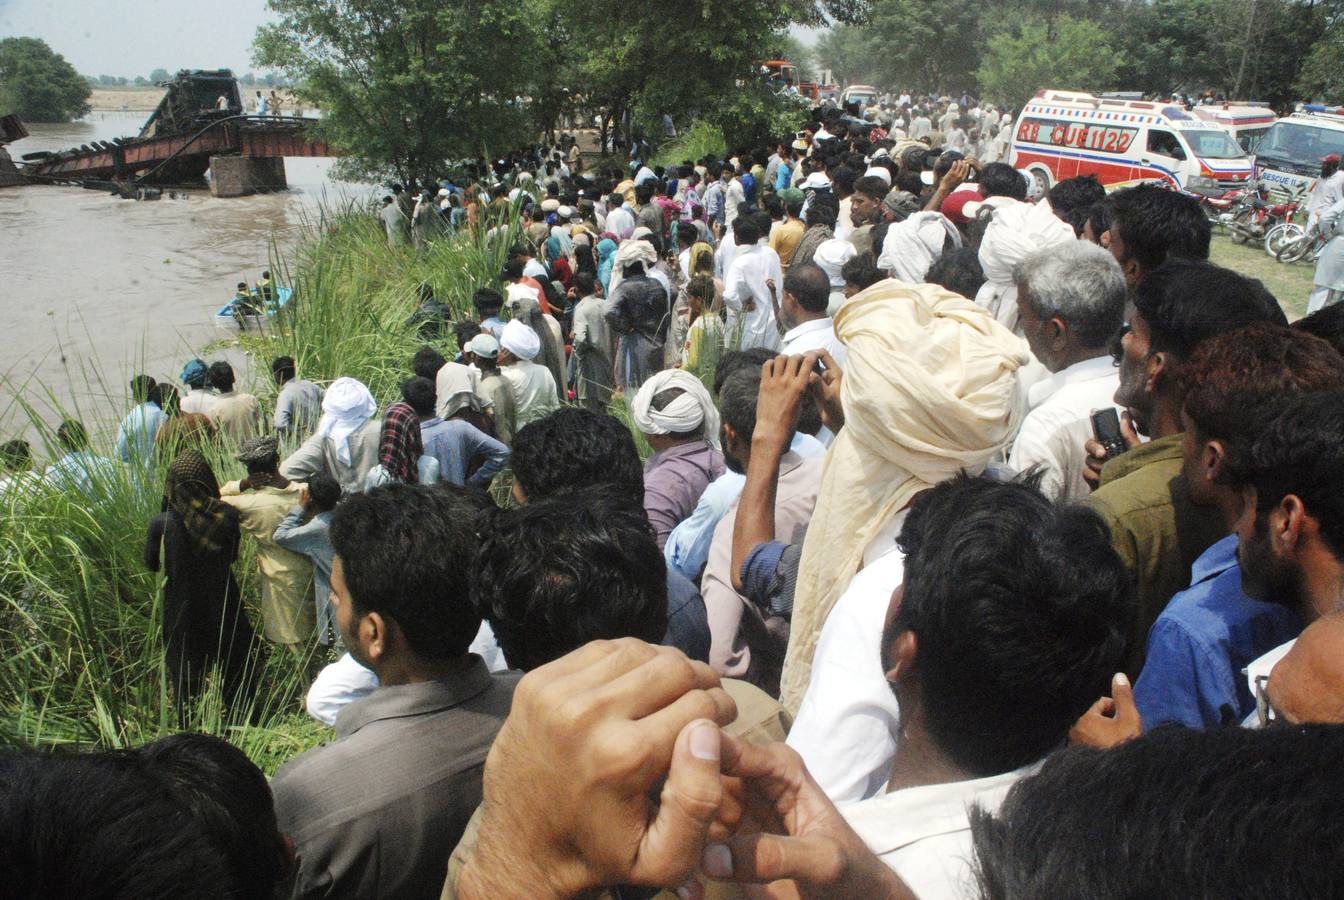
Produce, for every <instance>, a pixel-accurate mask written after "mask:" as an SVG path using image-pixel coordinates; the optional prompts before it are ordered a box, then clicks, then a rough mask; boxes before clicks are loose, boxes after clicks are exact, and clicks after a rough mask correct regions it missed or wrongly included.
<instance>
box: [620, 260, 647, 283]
mask: <svg viewBox="0 0 1344 900" xmlns="http://www.w3.org/2000/svg"><path fill="white" fill-rule="evenodd" d="M643 274H644V263H642V262H640V261H639V260H631V261H630V262H627V263H626V264H625V265H623V266H621V277H622V278H638V277H640V276H641V275H643ZM618 287H619V285H618Z"/></svg>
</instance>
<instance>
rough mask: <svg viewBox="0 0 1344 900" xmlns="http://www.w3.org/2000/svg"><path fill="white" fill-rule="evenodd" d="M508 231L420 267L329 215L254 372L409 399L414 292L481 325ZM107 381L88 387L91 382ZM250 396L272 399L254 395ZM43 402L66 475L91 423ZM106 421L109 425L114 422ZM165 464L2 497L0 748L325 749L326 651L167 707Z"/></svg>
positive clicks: (313, 232)
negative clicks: (69, 451) (314, 702)
mask: <svg viewBox="0 0 1344 900" xmlns="http://www.w3.org/2000/svg"><path fill="white" fill-rule="evenodd" d="M514 212H515V213H516V210H515V211H514ZM509 221H510V222H512V223H515V224H512V225H510V226H509V227H508V228H507V229H504V230H503V231H501V232H497V233H496V234H495V235H493V236H492V237H487V236H486V235H485V233H484V229H482V230H481V232H480V233H476V234H472V233H460V234H448V235H444V236H443V237H442V238H441V239H440V240H437V241H435V242H433V244H432V245H431V246H430V247H429V248H428V249H426V250H424V251H422V252H419V253H417V252H416V251H415V250H414V249H412V248H411V247H410V246H401V247H389V246H388V244H387V241H386V238H385V236H384V232H383V230H382V227H381V224H380V223H379V221H378V220H377V218H376V217H375V216H374V212H373V210H371V209H367V208H363V207H360V206H357V205H348V206H345V207H342V208H340V209H336V210H327V211H323V212H322V213H321V214H320V215H319V216H318V217H316V218H314V219H312V220H311V221H310V222H308V223H307V224H306V225H305V231H304V234H303V236H302V238H301V240H300V241H299V242H298V244H297V246H296V247H295V248H294V249H293V250H291V251H288V252H280V251H278V250H277V249H276V248H275V247H272V249H271V271H272V272H273V273H274V274H275V276H276V280H277V281H278V282H279V283H280V284H284V285H288V286H290V287H292V288H293V290H294V294H293V298H292V299H291V301H290V303H289V304H288V305H287V306H286V308H285V309H284V310H283V311H282V312H281V313H280V314H279V315H277V316H276V317H275V319H274V320H273V321H272V322H271V323H270V326H269V327H268V328H267V329H266V330H265V331H264V332H263V333H261V334H257V333H255V332H247V333H243V334H242V335H240V342H241V344H242V346H243V347H244V348H245V349H246V350H247V351H248V352H249V353H250V354H251V355H252V356H253V357H254V358H255V360H256V362H257V366H256V369H257V370H258V371H259V372H262V373H265V372H268V371H269V366H268V363H269V360H270V359H271V358H273V357H274V356H278V355H289V356H293V357H294V359H295V361H296V363H297V366H298V369H299V371H300V372H301V373H302V374H303V375H304V376H305V377H307V378H311V379H313V380H315V381H318V382H330V381H331V380H333V379H335V378H338V377H341V376H350V377H354V378H358V379H359V380H360V381H363V382H364V383H365V384H367V385H368V386H369V388H370V390H371V391H372V392H373V394H374V396H375V397H376V398H377V400H378V402H379V405H380V406H386V405H387V404H388V403H390V402H392V401H393V400H395V399H398V398H399V395H400V391H399V385H400V383H401V382H402V381H403V380H404V379H405V378H406V377H407V376H408V375H409V373H410V369H409V363H410V359H411V356H412V355H413V354H414V353H415V351H416V349H417V348H418V347H419V346H420V345H421V344H422V343H423V342H422V340H421V339H420V338H419V337H418V336H417V335H416V331H415V328H414V327H413V326H411V325H409V324H408V319H409V318H410V317H411V315H412V313H413V312H414V310H415V308H416V304H417V288H418V286H419V285H420V284H421V283H422V282H428V283H429V284H431V285H432V286H433V287H434V292H435V294H436V296H437V297H438V299H439V300H440V301H441V302H443V303H445V304H446V305H448V306H449V307H451V308H452V310H453V311H454V318H455V319H460V318H470V317H474V310H473V309H472V306H471V295H472V293H473V292H474V291H475V290H476V289H477V288H478V287H481V286H486V285H497V284H498V280H499V279H498V276H499V272H500V269H501V268H502V267H503V263H504V260H505V257H506V255H507V251H508V247H509V246H510V245H511V244H513V243H515V242H517V241H518V240H519V238H520V234H519V231H518V227H517V225H516V222H517V216H516V214H515V215H513V216H510V217H509ZM435 343H437V344H438V345H439V346H440V349H441V351H442V352H443V353H444V355H445V356H448V357H449V358H451V357H452V356H453V354H454V353H455V352H456V351H457V347H456V342H455V340H454V339H453V338H452V336H451V332H448V333H447V334H446V336H445V337H444V338H442V339H441V340H439V341H436V342H435ZM703 356H704V360H703V362H702V365H701V367H700V369H699V371H697V372H696V373H695V374H696V375H697V376H699V377H701V378H703V379H705V381H706V383H707V384H708V383H710V382H712V379H713V369H714V364H715V362H716V361H717V353H712V352H710V353H705V354H703ZM96 371H97V368H96V367H95V368H94V370H93V371H92V372H90V371H85V372H84V373H83V377H85V378H86V379H97V378H98V376H97V375H96V374H95V373H96ZM11 387H13V388H14V389H15V390H14V391H13V392H14V393H15V394H16V395H19V396H21V397H29V398H32V400H33V401H36V400H38V399H40V398H38V397H35V396H34V395H35V394H41V393H42V389H41V386H40V385H34V384H22V385H11ZM87 388H88V390H87V391H84V392H83V395H87V396H95V397H116V396H118V395H119V394H120V392H117V391H112V390H109V388H108V386H107V385H105V384H93V383H91V384H89V385H87ZM253 389H254V390H255V391H257V393H259V394H264V393H265V392H264V391H263V390H261V387H260V386H259V385H256V386H253ZM44 399H45V402H44V403H43V409H42V410H39V409H38V408H37V406H36V405H34V404H33V403H30V402H28V401H27V400H21V401H20V409H19V410H18V418H20V419H22V420H23V422H22V424H24V425H25V426H26V427H27V428H28V429H29V432H30V433H35V434H37V435H38V441H39V442H40V443H41V444H45V445H46V451H47V452H46V454H45V455H46V456H48V457H49V458H52V459H56V458H59V456H60V455H61V452H60V450H59V449H58V448H57V445H56V439H55V430H54V426H53V425H51V424H48V423H49V422H51V421H59V419H60V418H64V417H66V416H69V417H73V418H81V413H82V412H89V411H86V410H80V409H77V408H76V409H69V410H67V409H62V408H61V404H60V403H59V402H58V401H57V400H56V398H55V397H53V396H51V395H47V396H46V397H45V398H44ZM129 405H130V404H129V400H127V402H126V403H125V405H124V406H122V407H121V408H128V407H129ZM11 412H12V411H11ZM53 412H54V413H55V415H54V416H53V415H52V413H53ZM611 412H612V414H613V415H616V416H617V417H619V418H621V419H622V421H624V422H626V423H627V425H629V426H630V429H631V431H632V433H634V435H635V438H636V441H637V442H638V444H639V447H640V450H641V455H647V454H648V452H649V448H648V445H647V442H645V441H644V438H643V436H642V435H641V434H639V433H638V429H636V428H634V427H633V425H631V424H630V417H629V413H628V405H627V398H621V397H617V398H615V399H614V400H613V403H612V407H611ZM43 413H45V415H44V414H43ZM99 414H100V415H102V416H106V409H105V408H104V409H101V410H99ZM10 418H14V416H13V415H11V416H10ZM82 418H83V419H84V420H85V421H86V423H87V424H89V425H90V428H91V431H92V432H93V439H94V446H93V449H94V451H95V452H97V453H98V454H99V455H101V456H104V457H106V458H108V459H113V458H114V452H113V448H112V435H113V434H114V432H115V422H112V423H103V426H104V427H102V428H101V429H99V428H96V427H94V426H95V425H96V424H97V423H96V422H95V421H94V417H93V416H91V415H84V416H82ZM7 424H11V425H12V424H16V423H13V422H10V423H7ZM211 456H212V458H211V463H212V465H213V466H214V468H215V472H216V474H217V475H218V476H219V479H220V482H221V483H223V482H224V481H227V480H229V479H232V478H238V477H241V475H242V474H243V468H242V466H241V465H240V464H239V463H237V462H236V461H234V460H233V459H232V457H231V455H230V454H228V453H225V452H222V451H218V450H216V451H214V452H213V453H212V454H211ZM166 462H167V460H161V461H160V462H159V465H158V466H157V467H156V468H153V469H151V470H150V471H147V472H137V471H133V470H132V469H130V468H129V467H126V466H123V465H120V464H116V465H115V466H113V468H112V469H111V470H110V473H109V475H108V476H107V477H106V478H105V479H103V480H102V481H101V482H100V483H99V484H98V486H97V487H98V490H97V496H96V498H93V499H90V498H86V497H84V496H83V495H81V494H78V493H67V492H61V491H54V490H50V489H39V490H38V491H36V492H35V493H32V494H20V493H16V492H8V493H0V516H2V517H3V518H0V743H12V744H24V745H29V746H32V745H36V746H43V747H58V746H71V747H85V748H87V747H104V748H114V747H124V746H134V745H138V744H141V743H144V742H145V741H149V740H152V739H154V738H156V737H158V736H161V735H163V734H168V733H173V732H176V731H179V730H182V729H188V730H193V731H201V732H205V733H208V734H214V735H218V736H221V737H224V738H226V739H228V740H230V741H232V742H233V743H235V744H236V745H238V746H239V747H241V748H242V749H243V750H244V751H245V752H246V753H247V754H248V755H249V756H250V757H251V758H252V759H253V760H254V761H255V762H257V763H258V765H260V766H261V767H262V768H263V770H264V771H266V772H268V773H271V772H274V770H275V769H276V768H277V767H278V766H279V764H280V763H282V762H284V761H285V760H286V759H288V758H291V757H293V756H294V755H296V754H298V753H300V752H302V751H304V750H306V749H308V748H310V747H312V746H314V745H316V744H317V743H319V742H320V741H322V740H325V739H329V738H330V736H331V732H330V729H327V728H325V727H324V726H321V725H319V724H318V723H316V722H314V721H312V720H311V719H309V718H308V717H307V715H306V714H305V713H304V711H303V694H304V691H305V690H306V688H307V686H308V684H309V683H310V681H311V676H312V674H313V673H314V672H315V671H316V669H317V667H318V666H319V665H320V664H321V663H322V662H323V656H324V654H323V653H322V652H321V651H319V650H317V649H316V648H315V649H314V651H313V653H312V654H310V655H309V656H308V657H307V658H296V657H292V656H289V655H287V654H285V653H281V652H267V653H263V654H260V655H258V657H257V658H255V659H254V660H253V665H254V667H256V669H257V670H258V680H257V681H258V685H259V687H258V689H257V691H256V692H255V695H254V697H253V699H252V701H251V702H250V703H249V704H247V705H246V706H242V707H239V706H236V705H235V706H234V707H232V708H230V707H228V706H226V705H225V704H224V703H223V702H222V700H221V697H220V692H219V689H218V686H217V685H215V684H214V679H213V678H212V679H211V680H210V682H209V687H208V688H207V689H206V690H205V691H204V692H202V694H201V696H200V697H199V698H197V699H196V700H195V701H194V702H192V703H191V704H190V705H188V706H184V705H183V703H182V701H181V700H180V699H178V698H176V697H174V696H173V693H172V691H171V690H169V688H168V684H169V678H168V674H167V670H166V667H165V664H164V653H163V635H162V630H161V619H162V604H161V590H162V577H161V576H160V575H157V574H155V573H152V572H149V571H148V570H147V569H146V568H145V566H144V563H143V559H142V554H143V550H144V541H145V531H146V526H147V524H148V522H149V520H150V519H151V518H152V517H153V516H154V515H155V514H156V513H157V512H158V511H159V508H160V502H161V498H162V491H163V466H164V464H166ZM497 487H498V488H499V496H498V498H497V499H499V500H500V501H501V502H505V497H506V496H507V489H508V485H507V479H499V480H498V481H497ZM234 572H235V574H236V576H237V577H238V579H239V582H240V584H241V586H242V589H243V597H244V602H245V604H246V605H247V607H248V609H249V613H250V614H251V615H252V617H253V620H254V624H255V625H256V626H257V628H258V630H260V616H259V610H258V603H259V585H258V583H257V576H256V565H255V551H254V548H253V547H252V542H251V541H250V540H249V539H247V538H244V540H243V553H242V556H241V558H240V559H239V560H238V562H237V563H236V564H235V566H234Z"/></svg>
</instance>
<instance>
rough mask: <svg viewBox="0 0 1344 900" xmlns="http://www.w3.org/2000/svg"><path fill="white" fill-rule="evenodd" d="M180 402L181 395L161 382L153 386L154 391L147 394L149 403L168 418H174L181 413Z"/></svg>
mask: <svg viewBox="0 0 1344 900" xmlns="http://www.w3.org/2000/svg"><path fill="white" fill-rule="evenodd" d="M181 400H182V395H181V393H179V392H178V390H177V388H176V387H175V386H173V385H171V384H166V383H164V382H162V381H161V382H159V383H158V384H156V385H154V389H153V390H152V391H150V392H149V402H150V403H153V404H155V405H156V406H158V408H159V409H161V410H163V411H164V412H166V413H167V414H168V415H170V416H175V415H177V414H178V413H179V412H180V411H181Z"/></svg>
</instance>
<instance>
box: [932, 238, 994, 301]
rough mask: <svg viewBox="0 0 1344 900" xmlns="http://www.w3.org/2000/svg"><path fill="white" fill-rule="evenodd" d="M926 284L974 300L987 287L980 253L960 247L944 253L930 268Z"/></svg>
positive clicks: (971, 248) (970, 248) (972, 248)
mask: <svg viewBox="0 0 1344 900" xmlns="http://www.w3.org/2000/svg"><path fill="white" fill-rule="evenodd" d="M924 283H925V284H936V285H938V286H939V287H943V288H946V289H947V290H949V291H951V292H952V293H954V294H959V295H961V296H962V297H965V298H966V299H968V300H974V299H975V295H976V294H978V293H979V292H980V288H982V287H984V286H985V270H984V269H983V268H981V266H980V253H979V251H977V250H976V249H975V248H974V247H959V248H957V249H956V250H953V251H951V252H950V253H944V254H943V255H942V256H940V257H938V258H937V259H935V260H934V261H933V265H931V266H929V271H928V273H927V274H926V275H925V276H924Z"/></svg>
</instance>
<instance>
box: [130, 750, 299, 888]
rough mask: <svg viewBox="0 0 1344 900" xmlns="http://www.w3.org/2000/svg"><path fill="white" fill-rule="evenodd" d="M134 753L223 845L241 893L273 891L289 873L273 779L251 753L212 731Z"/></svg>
mask: <svg viewBox="0 0 1344 900" xmlns="http://www.w3.org/2000/svg"><path fill="white" fill-rule="evenodd" d="M132 752H134V753H136V754H137V755H139V756H140V757H141V758H142V759H143V760H144V761H145V763H146V765H148V767H149V768H150V770H151V771H153V772H154V773H155V774H156V775H158V776H159V777H160V778H161V779H163V781H164V783H165V784H167V786H168V789H169V791H170V792H171V794H172V795H173V796H174V797H176V798H177V799H178V801H179V802H180V803H181V804H182V807H183V808H184V810H185V811H186V813H187V814H188V816H189V817H190V819H191V820H192V822H193V823H194V824H195V825H196V826H197V827H198V828H199V829H200V830H201V831H202V832H203V833H204V834H205V836H206V837H207V838H208V839H209V840H210V841H211V843H213V844H214V845H215V846H216V847H217V848H219V851H220V853H221V855H222V856H223V857H224V860H225V862H226V863H227V865H228V868H229V870H230V871H231V872H233V873H234V875H235V877H236V878H237V880H238V891H239V893H237V894H236V896H239V897H253V898H258V900H262V898H267V897H270V896H272V892H273V891H274V890H275V887H276V884H277V883H278V882H279V881H280V879H281V878H283V877H284V875H285V872H284V868H283V861H284V858H285V845H284V838H283V837H282V836H281V835H280V828H279V825H278V824H277V823H276V818H275V801H274V799H273V797H272V796H271V787H270V784H269V783H268V782H267V781H266V776H265V775H263V774H262V773H261V770H260V769H258V768H257V767H256V765H255V764H254V763H253V762H252V761H251V760H250V759H248V758H247V754H245V753H243V751H241V750H239V749H238V748H237V747H235V746H233V745H232V744H230V743H229V742H228V741H225V740H221V739H220V738H217V737H213V736H211V735H208V734H174V735H169V736H167V737H162V738H159V739H158V740H156V741H152V742H150V743H148V744H145V745H144V746H143V747H140V748H139V749H138V750H135V751H132ZM128 799H129V798H128Z"/></svg>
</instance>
